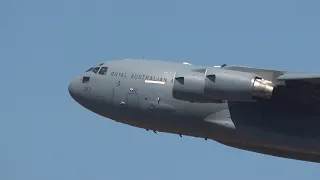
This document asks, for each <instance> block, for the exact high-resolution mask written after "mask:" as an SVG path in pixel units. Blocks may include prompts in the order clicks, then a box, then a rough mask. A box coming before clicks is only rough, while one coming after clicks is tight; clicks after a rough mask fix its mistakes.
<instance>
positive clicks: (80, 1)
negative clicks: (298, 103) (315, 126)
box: [0, 0, 320, 180]
mask: <svg viewBox="0 0 320 180" xmlns="http://www.w3.org/2000/svg"><path fill="white" fill-rule="evenodd" d="M319 6H320V2H319V1H316V0H314V1H311V0H310V1H308V0H304V1H302V0H301V1H297V0H280V1H279V0H269V1H256V0H242V1H238V0H234V1H231V0H225V1H214V0H207V1H206V0H202V1H186V0H181V1H178V0H162V1H150V0H136V1H129V0H127V1H123V0H114V1H111V0H91V1H84V0H54V1H48V0H20V1H19V0H1V1H0V62H1V72H0V74H1V80H2V83H1V85H0V88H1V90H0V100H1V103H0V116H1V117H0V179H1V180H16V179H19V180H20V179H21V180H29V179H30V180H58V179H59V180H70V179H77V180H88V179H90V180H93V179H94V180H102V179H103V180H105V179H114V180H118V179H119V180H122V179H126V180H127V179H139V180H144V179H146V180H149V179H152V180H163V179H183V180H193V179H201V180H206V179H247V180H251V179H252V180H253V179H261V180H267V179H268V180H269V179H291V180H294V179H318V178H319V176H320V171H319V168H320V165H319V164H315V163H308V162H302V161H295V160H288V159H282V158H276V157H271V156H266V155H260V154H256V153H251V152H246V151H242V150H237V149H233V148H230V147H226V146H224V145H221V144H218V143H216V142H214V141H209V140H208V141H205V140H203V139H196V138H192V137H183V138H180V137H179V136H178V135H171V134H165V133H159V134H157V135H156V134H154V133H152V132H150V131H149V132H147V131H146V130H144V129H138V128H133V127H129V126H127V125H123V124H119V123H116V122H114V121H111V120H108V119H105V118H102V117H100V116H98V115H96V114H93V113H91V112H89V111H87V110H85V109H84V108H82V107H81V106H80V105H78V104H76V103H75V102H74V101H73V100H72V99H71V97H70V96H69V94H68V91H67V86H68V83H69V82H70V81H71V79H73V78H74V77H75V76H76V75H79V74H81V73H83V72H84V71H85V70H87V69H88V68H89V67H90V66H91V65H94V64H97V63H100V62H103V61H107V60H113V59H123V58H142V57H144V56H145V57H147V58H148V59H159V60H165V61H175V62H180V63H182V62H184V61H188V62H190V63H193V64H197V65H210V66H213V65H221V64H223V63H226V64H228V65H244V66H254V67H264V68H271V69H280V70H287V71H303V72H305V71H308V72H320V61H319V60H320V23H319V17H320V11H319ZM301 123H303V122H301ZM319 130H320V128H319Z"/></svg>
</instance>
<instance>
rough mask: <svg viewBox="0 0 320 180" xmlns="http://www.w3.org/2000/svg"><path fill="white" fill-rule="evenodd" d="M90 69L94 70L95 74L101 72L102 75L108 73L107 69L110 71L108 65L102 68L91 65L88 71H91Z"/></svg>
mask: <svg viewBox="0 0 320 180" xmlns="http://www.w3.org/2000/svg"><path fill="white" fill-rule="evenodd" d="M99 70H100V71H99ZM90 71H92V72H93V73H95V74H97V73H98V72H99V73H98V74H100V75H106V74H107V71H108V67H101V69H100V67H91V68H90V69H88V70H87V71H86V72H90Z"/></svg>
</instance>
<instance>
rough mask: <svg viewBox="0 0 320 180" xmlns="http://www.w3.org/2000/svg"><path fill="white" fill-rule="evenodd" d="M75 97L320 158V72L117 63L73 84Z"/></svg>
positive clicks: (117, 113) (266, 149)
mask: <svg viewBox="0 0 320 180" xmlns="http://www.w3.org/2000/svg"><path fill="white" fill-rule="evenodd" d="M69 93H70V95H71V96H72V98H73V99H74V100H75V101H76V102H78V103H79V104H81V105H82V106H83V107H85V108H86V109H88V110H90V111H92V112H94V113H97V114H99V115H101V116H104V117H106V118H109V119H112V120H115V121H117V122H121V123H124V124H128V125H131V126H135V127H139V128H144V129H146V130H148V131H149V130H151V131H153V132H155V133H156V132H166V133H173V134H177V135H180V136H182V135H186V136H193V137H198V138H204V139H205V140H207V139H212V140H215V141H217V142H219V143H222V144H224V145H227V146H231V147H234V148H239V149H243V150H248V151H253V152H258V153H263V154H268V155H273V156H279V157H284V158H290V159H297V160H304V161H311V162H320V73H294V72H286V71H277V70H267V69H259V68H251V67H242V66H226V65H225V64H224V65H221V66H212V67H202V66H195V65H192V64H190V63H173V62H165V61H158V60H141V59H124V60H113V61H107V62H105V63H101V64H99V65H96V66H93V67H91V68H90V69H89V70H87V71H86V72H84V73H83V74H81V75H80V76H78V77H76V78H75V79H74V80H72V82H71V83H70V84H69Z"/></svg>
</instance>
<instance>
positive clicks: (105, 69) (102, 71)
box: [99, 67, 108, 75]
mask: <svg viewBox="0 0 320 180" xmlns="http://www.w3.org/2000/svg"><path fill="white" fill-rule="evenodd" d="M107 71H108V67H102V68H101V69H100V71H99V74H101V75H105V74H107Z"/></svg>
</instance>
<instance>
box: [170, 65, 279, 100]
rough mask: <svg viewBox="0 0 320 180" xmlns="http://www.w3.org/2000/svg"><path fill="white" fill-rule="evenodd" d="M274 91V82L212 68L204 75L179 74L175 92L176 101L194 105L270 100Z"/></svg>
mask: <svg viewBox="0 0 320 180" xmlns="http://www.w3.org/2000/svg"><path fill="white" fill-rule="evenodd" d="M273 89H274V87H273V84H272V82H270V81H267V80H264V79H263V78H261V77H259V76H258V75H255V74H253V73H247V72H240V71H233V70H228V69H221V68H208V69H206V70H205V71H203V72H201V71H199V70H198V71H197V72H192V71H187V72H177V73H176V76H175V81H174V85H173V90H172V93H173V97H174V98H175V99H179V100H184V101H192V102H202V103H206V102H212V101H215V100H227V101H244V102H252V101H255V100H257V99H270V98H271V97H272V92H273Z"/></svg>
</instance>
